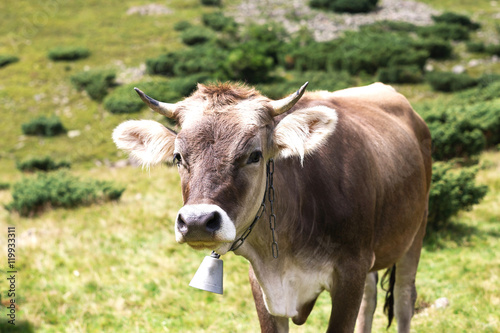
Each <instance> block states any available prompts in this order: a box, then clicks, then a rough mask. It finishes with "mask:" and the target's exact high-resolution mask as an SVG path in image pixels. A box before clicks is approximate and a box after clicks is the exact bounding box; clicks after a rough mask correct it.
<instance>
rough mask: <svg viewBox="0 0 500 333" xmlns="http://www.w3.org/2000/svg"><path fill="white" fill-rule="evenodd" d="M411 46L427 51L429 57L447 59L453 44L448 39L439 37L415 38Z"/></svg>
mask: <svg viewBox="0 0 500 333" xmlns="http://www.w3.org/2000/svg"><path fill="white" fill-rule="evenodd" d="M413 46H414V47H415V48H416V49H417V50H425V51H427V52H429V57H430V58H434V59H448V58H450V57H451V54H452V51H453V46H452V45H451V43H450V41H448V40H444V39H440V38H423V39H417V40H416V41H415V42H414V43H413Z"/></svg>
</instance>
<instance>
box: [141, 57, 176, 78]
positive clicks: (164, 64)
mask: <svg viewBox="0 0 500 333" xmlns="http://www.w3.org/2000/svg"><path fill="white" fill-rule="evenodd" d="M178 62H179V57H178V54H177V53H174V52H169V53H167V54H162V55H160V56H158V57H157V58H149V59H146V71H147V72H148V74H153V75H154V74H157V75H165V76H173V75H174V66H175V65H176V64H177V63H178Z"/></svg>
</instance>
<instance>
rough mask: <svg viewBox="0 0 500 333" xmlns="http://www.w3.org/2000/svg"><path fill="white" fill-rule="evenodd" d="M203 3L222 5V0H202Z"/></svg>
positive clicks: (206, 4)
mask: <svg viewBox="0 0 500 333" xmlns="http://www.w3.org/2000/svg"><path fill="white" fill-rule="evenodd" d="M200 1H201V4H202V5H205V6H220V5H222V0H200Z"/></svg>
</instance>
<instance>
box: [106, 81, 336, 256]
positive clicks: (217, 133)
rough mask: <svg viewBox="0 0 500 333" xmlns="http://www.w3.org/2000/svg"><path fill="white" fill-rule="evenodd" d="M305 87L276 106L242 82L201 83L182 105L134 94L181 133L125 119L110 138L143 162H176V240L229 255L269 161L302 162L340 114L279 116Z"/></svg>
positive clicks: (256, 201) (256, 203) (257, 198)
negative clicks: (181, 203)
mask: <svg viewBox="0 0 500 333" xmlns="http://www.w3.org/2000/svg"><path fill="white" fill-rule="evenodd" d="M306 85H307V84H305V85H304V86H303V87H302V88H300V89H299V91H297V92H296V93H294V94H292V95H290V96H289V97H287V98H284V99H282V100H278V101H272V100H269V99H268V98H266V97H264V96H262V95H261V94H259V93H258V92H257V91H256V90H254V89H251V88H248V87H246V86H243V85H232V84H228V83H224V84H217V85H209V86H205V85H198V89H197V91H196V92H195V93H193V95H191V96H190V97H188V98H186V99H185V100H183V101H181V102H179V103H177V104H168V103H162V102H158V101H156V100H154V99H152V98H150V97H148V96H147V95H145V94H144V93H142V92H141V91H140V90H138V89H137V92H138V93H139V95H140V97H141V98H142V99H143V100H144V102H145V103H146V104H148V106H149V107H150V108H151V109H153V110H154V111H157V112H159V113H161V114H163V115H165V116H167V117H169V118H173V119H175V120H176V121H177V123H178V124H179V125H180V127H181V130H180V131H179V133H176V132H174V131H173V130H170V129H168V128H166V127H164V126H163V125H161V124H160V123H157V122H155V121H151V120H139V121H127V122H124V123H122V124H121V125H119V126H118V127H117V128H116V129H115V130H114V132H113V140H114V141H115V143H116V145H117V146H118V148H120V149H123V150H126V151H128V152H130V154H131V155H132V156H133V157H135V158H136V159H138V160H139V161H140V162H141V163H142V164H143V165H146V166H150V165H154V164H157V163H160V162H164V161H172V160H173V161H174V163H175V164H177V167H178V169H179V174H180V177H181V184H182V196H183V199H184V206H183V207H182V208H181V209H180V210H179V213H178V215H177V219H176V226H175V235H176V240H177V242H179V243H188V244H189V245H190V246H191V247H193V248H195V249H203V248H209V249H212V250H217V251H218V252H219V253H221V254H223V253H225V252H227V251H228V250H229V248H230V246H231V244H232V243H233V242H234V241H235V239H236V238H237V237H239V236H240V235H241V234H242V232H243V231H244V230H246V228H247V227H248V226H249V225H250V223H251V222H252V220H253V218H254V216H255V214H256V213H257V211H258V209H259V207H260V204H261V201H262V197H263V195H264V191H265V190H266V189H265V183H266V161H268V160H269V159H270V158H278V157H290V156H298V157H299V158H301V159H302V160H303V158H304V156H305V155H306V154H308V153H310V152H312V151H314V150H315V149H316V148H317V147H319V146H320V145H321V144H322V142H323V141H324V140H325V139H326V137H327V136H328V135H329V134H330V133H331V132H332V131H333V130H334V128H335V125H336V122H337V118H336V113H335V112H328V109H327V108H325V107H321V106H320V107H313V108H309V109H302V110H297V111H295V112H292V113H290V114H288V115H286V116H285V117H284V118H283V117H279V120H278V119H277V118H276V117H277V116H278V115H280V114H283V113H285V112H287V111H288V110H290V109H291V108H292V107H293V105H294V104H295V103H296V102H297V101H298V100H299V99H300V98H301V96H302V94H303V93H304V91H305V87H306ZM330 111H331V110H330ZM281 118H282V119H281Z"/></svg>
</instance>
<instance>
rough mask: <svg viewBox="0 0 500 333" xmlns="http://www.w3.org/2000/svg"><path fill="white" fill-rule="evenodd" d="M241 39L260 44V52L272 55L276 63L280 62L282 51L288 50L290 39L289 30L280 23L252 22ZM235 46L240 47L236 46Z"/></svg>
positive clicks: (268, 55)
mask: <svg viewBox="0 0 500 333" xmlns="http://www.w3.org/2000/svg"><path fill="white" fill-rule="evenodd" d="M241 35H242V36H241V39H242V40H243V41H244V42H247V43H255V42H256V44H258V52H259V53H261V54H262V55H264V56H266V57H271V58H272V59H273V61H274V63H275V64H278V63H279V61H280V58H281V57H282V53H284V52H285V51H286V47H287V45H286V44H287V43H284V42H283V41H284V40H286V39H288V37H289V35H288V33H287V31H286V30H285V29H284V28H283V27H282V26H281V25H278V24H275V23H266V24H260V25H258V24H251V25H249V26H247V27H246V29H245V30H244V31H243V32H242V34H241ZM235 48H239V46H236V47H235Z"/></svg>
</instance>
